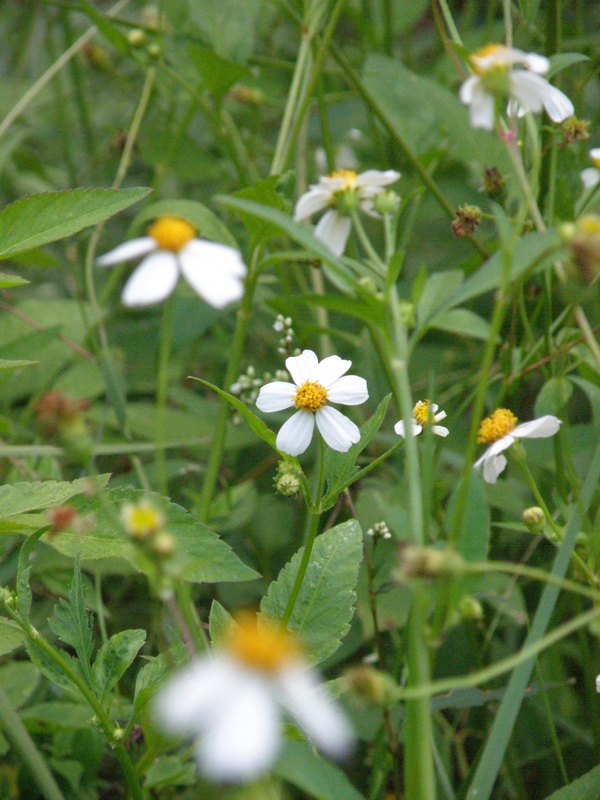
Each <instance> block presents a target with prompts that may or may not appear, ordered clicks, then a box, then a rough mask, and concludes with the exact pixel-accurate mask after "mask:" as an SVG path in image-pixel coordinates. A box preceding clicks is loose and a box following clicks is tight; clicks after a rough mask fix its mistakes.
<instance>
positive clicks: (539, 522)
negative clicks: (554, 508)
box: [521, 506, 546, 533]
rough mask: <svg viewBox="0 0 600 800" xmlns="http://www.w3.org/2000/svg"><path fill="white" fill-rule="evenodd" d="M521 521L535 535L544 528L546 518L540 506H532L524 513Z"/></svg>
mask: <svg viewBox="0 0 600 800" xmlns="http://www.w3.org/2000/svg"><path fill="white" fill-rule="evenodd" d="M521 519H522V520H523V522H524V523H525V525H527V527H528V528H529V530H530V531H531V532H532V533H533V532H539V531H540V530H541V529H542V528H543V527H544V522H545V521H546V516H545V514H544V512H543V511H542V509H541V508H540V507H539V506H531V507H530V508H526V509H525V511H523V514H522V516H521Z"/></svg>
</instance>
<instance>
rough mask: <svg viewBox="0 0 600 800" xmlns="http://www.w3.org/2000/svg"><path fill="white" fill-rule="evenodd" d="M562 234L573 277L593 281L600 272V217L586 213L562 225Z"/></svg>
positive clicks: (584, 281) (586, 282) (586, 281)
mask: <svg viewBox="0 0 600 800" xmlns="http://www.w3.org/2000/svg"><path fill="white" fill-rule="evenodd" d="M598 152H599V153H600V150H599V151H598ZM598 175H600V172H599V173H598ZM561 235H562V237H563V239H564V240H565V241H566V242H567V245H568V247H569V250H570V251H571V257H572V266H573V270H572V272H573V277H575V278H576V279H577V280H578V281H581V280H583V283H585V284H591V283H593V282H594V281H595V280H596V279H597V278H598V275H599V273H600V217H599V216H598V215H597V214H584V215H583V216H582V217H579V219H577V220H576V222H575V223H572V222H567V223H565V224H564V225H562V226H561Z"/></svg>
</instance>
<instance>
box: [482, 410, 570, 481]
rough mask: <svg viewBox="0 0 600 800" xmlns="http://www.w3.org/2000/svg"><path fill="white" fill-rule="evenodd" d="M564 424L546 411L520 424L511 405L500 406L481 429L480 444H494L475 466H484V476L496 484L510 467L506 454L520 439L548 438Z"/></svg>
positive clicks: (486, 419)
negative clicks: (508, 406)
mask: <svg viewBox="0 0 600 800" xmlns="http://www.w3.org/2000/svg"><path fill="white" fill-rule="evenodd" d="M560 425H561V420H560V419H558V417H554V416H552V415H551V414H546V415H545V416H543V417H539V419H533V420H531V422H522V423H521V424H520V425H517V418H516V417H515V415H514V414H513V413H512V411H509V410H508V409H507V408H497V409H496V410H495V411H494V413H493V414H492V415H491V417H486V418H485V419H484V420H483V421H482V423H481V425H480V426H479V430H478V432H477V441H478V442H479V443H480V444H489V445H490V447H488V449H487V450H486V451H485V453H484V454H483V455H482V456H481V458H479V459H478V460H477V461H476V462H475V464H474V465H473V466H474V467H475V469H479V467H482V468H483V479H484V481H487V483H496V480H497V479H498V475H500V473H501V472H502V471H503V470H504V468H505V467H506V457H505V456H503V455H502V453H503V451H504V450H507V449H508V448H509V447H510V446H511V445H512V444H514V443H515V442H516V441H517V439H544V438H546V437H547V436H554V434H555V433H556V432H557V431H558V429H559V427H560Z"/></svg>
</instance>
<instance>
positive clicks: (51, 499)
mask: <svg viewBox="0 0 600 800" xmlns="http://www.w3.org/2000/svg"><path fill="white" fill-rule="evenodd" d="M108 478H109V476H108V475H99V476H98V477H97V478H95V479H92V478H79V479H78V480H76V481H37V482H36V483H13V484H12V485H9V484H6V485H5V486H0V519H6V518H7V517H12V516H14V515H15V514H25V513H26V512H27V511H35V510H37V509H42V508H50V507H51V506H57V505H61V503H66V501H67V500H70V499H71V498H72V497H74V496H75V495H77V494H81V493H82V492H88V491H89V490H90V489H91V488H93V487H94V486H96V487H97V488H101V487H102V486H104V484H105V483H106V482H107V480H108ZM93 480H94V481H95V483H94V482H93Z"/></svg>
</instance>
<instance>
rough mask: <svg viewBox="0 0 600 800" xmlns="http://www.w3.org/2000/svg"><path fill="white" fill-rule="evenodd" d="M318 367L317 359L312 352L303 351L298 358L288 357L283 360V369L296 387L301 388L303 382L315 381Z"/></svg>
mask: <svg viewBox="0 0 600 800" xmlns="http://www.w3.org/2000/svg"><path fill="white" fill-rule="evenodd" d="M318 366H319V359H318V358H317V356H316V354H315V353H313V351H312V350H303V351H302V352H301V353H300V355H299V356H290V357H289V358H286V360H285V368H286V369H287V371H288V372H289V373H290V375H291V376H292V380H293V381H294V383H295V384H296V386H302V384H303V383H304V382H305V381H316V380H317V369H318Z"/></svg>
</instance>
